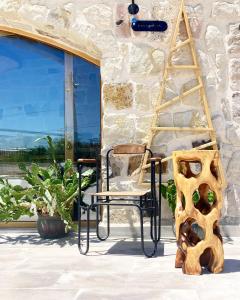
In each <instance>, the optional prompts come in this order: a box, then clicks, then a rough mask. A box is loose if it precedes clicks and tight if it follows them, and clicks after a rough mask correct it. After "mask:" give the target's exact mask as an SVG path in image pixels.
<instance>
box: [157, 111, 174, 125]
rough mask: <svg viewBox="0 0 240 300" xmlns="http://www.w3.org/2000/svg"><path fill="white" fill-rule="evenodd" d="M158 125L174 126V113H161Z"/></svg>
mask: <svg viewBox="0 0 240 300" xmlns="http://www.w3.org/2000/svg"><path fill="white" fill-rule="evenodd" d="M157 126H159V127H172V126H173V115H172V114H171V113H159V115H158V123H157Z"/></svg>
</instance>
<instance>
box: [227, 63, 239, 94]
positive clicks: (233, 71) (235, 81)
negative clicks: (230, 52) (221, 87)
mask: <svg viewBox="0 0 240 300" xmlns="http://www.w3.org/2000/svg"><path fill="white" fill-rule="evenodd" d="M229 73H230V74H229V75H230V86H231V88H232V90H233V91H238V90H240V58H239V59H237V58H234V59H231V60H230V70H229Z"/></svg>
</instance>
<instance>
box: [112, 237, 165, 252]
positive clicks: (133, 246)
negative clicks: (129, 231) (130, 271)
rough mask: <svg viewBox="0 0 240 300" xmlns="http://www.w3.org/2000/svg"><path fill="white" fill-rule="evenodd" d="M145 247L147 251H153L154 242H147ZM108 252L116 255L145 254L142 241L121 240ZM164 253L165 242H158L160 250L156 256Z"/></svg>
mask: <svg viewBox="0 0 240 300" xmlns="http://www.w3.org/2000/svg"><path fill="white" fill-rule="evenodd" d="M145 249H146V252H147V253H151V252H152V251H153V243H152V242H145ZM107 253H108V254H116V255H141V256H142V255H143V252H142V248H141V242H138V241H125V240H121V241H119V242H117V243H116V244H114V245H113V246H112V247H111V248H110V249H109V250H108V251H107ZM163 255H164V244H163V243H159V244H158V250H157V254H156V256H163Z"/></svg>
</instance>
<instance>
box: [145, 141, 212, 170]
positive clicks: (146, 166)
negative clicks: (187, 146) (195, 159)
mask: <svg viewBox="0 0 240 300" xmlns="http://www.w3.org/2000/svg"><path fill="white" fill-rule="evenodd" d="M216 144H217V142H209V143H206V144H203V145H200V146H198V147H194V148H192V149H191V150H202V149H205V148H208V147H211V146H214V145H216ZM171 159H172V156H168V157H165V158H163V159H162V162H166V161H169V160H171ZM155 164H156V165H158V164H159V162H156V163H155ZM150 167H151V164H146V165H145V166H143V169H144V170H145V169H148V168H150Z"/></svg>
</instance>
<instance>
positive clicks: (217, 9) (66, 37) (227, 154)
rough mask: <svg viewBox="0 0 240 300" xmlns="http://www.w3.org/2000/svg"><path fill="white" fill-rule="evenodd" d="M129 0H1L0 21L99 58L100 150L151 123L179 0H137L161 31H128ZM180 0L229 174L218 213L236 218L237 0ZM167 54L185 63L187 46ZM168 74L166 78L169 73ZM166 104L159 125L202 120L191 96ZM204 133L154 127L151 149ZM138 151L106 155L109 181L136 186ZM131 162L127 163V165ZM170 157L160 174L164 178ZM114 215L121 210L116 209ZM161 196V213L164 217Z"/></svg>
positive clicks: (239, 170) (184, 145)
mask: <svg viewBox="0 0 240 300" xmlns="http://www.w3.org/2000/svg"><path fill="white" fill-rule="evenodd" d="M129 2H130V1H123V0H122V1H121V0H118V1H114V0H101V1H100V0H84V1H78V0H72V1H71V0H68V1H67V0H51V1H49V0H1V1H0V25H4V26H9V27H14V28H18V29H22V30H25V31H27V32H33V33H38V34H41V35H43V36H48V37H51V38H53V39H54V40H56V41H60V42H62V43H65V44H66V45H69V46H71V47H74V48H76V49H79V50H82V51H84V52H86V53H88V54H90V55H91V56H93V57H96V58H99V59H100V60H101V74H102V82H103V87H102V94H103V96H102V101H103V132H102V154H103V155H104V154H105V153H106V150H107V149H108V148H109V147H110V146H112V145H113V144H119V143H126V142H134V143H143V142H145V141H146V139H147V131H148V128H149V126H150V124H151V118H152V114H153V108H154V105H155V104H156V101H157V96H158V92H159V87H160V81H161V78H162V73H163V68H164V63H165V61H166V58H167V55H168V47H169V42H170V36H171V33H172V30H173V28H174V21H175V19H176V14H177V11H178V5H179V3H180V1H178V0H150V1H149V0H138V1H137V3H138V4H139V5H140V14H139V16H140V18H145V19H150V18H151V19H162V20H165V21H167V22H168V24H169V29H168V30H167V31H166V32H165V33H134V32H133V31H131V30H130V28H129V23H128V22H129V15H128V13H127V6H128V3H129ZM186 6H187V11H188V15H189V18H190V23H191V27H192V32H193V36H194V38H195V41H196V48H197V53H198V56H199V60H200V64H201V67H202V70H203V76H204V83H205V87H206V90H207V96H208V100H209V105H210V108H211V113H212V120H213V124H214V127H215V129H216V131H217V138H218V144H219V147H220V149H221V154H222V158H223V164H224V168H225V171H226V177H227V180H228V187H227V189H226V193H225V194H226V196H225V206H224V210H223V216H224V220H225V221H226V222H227V223H228V224H239V221H240V207H239V201H240V196H239V192H240V182H239V177H240V176H239V175H240V160H239V155H240V28H239V26H240V23H239V22H240V0H228V1H216V0H209V1H204V0H186ZM178 54H179V55H178V56H175V57H174V60H175V61H176V62H177V63H188V57H187V52H186V51H181V52H180V53H178ZM175 78H176V79H175V80H173V79H172V80H169V89H168V96H169V97H172V96H174V95H177V94H179V92H180V90H181V87H182V86H185V87H188V86H189V85H191V84H192V82H191V80H190V79H189V78H188V77H187V76H183V75H182V74H181V73H180V74H177V76H176V77H175ZM170 79H171V78H170ZM187 100H188V101H186V102H185V103H182V104H181V105H178V106H175V107H171V109H168V110H166V111H164V112H163V113H162V114H161V115H160V117H159V126H192V125H197V124H200V125H204V124H205V119H204V117H203V115H202V111H201V108H200V106H199V105H198V103H197V100H198V99H197V96H196V97H195V98H194V99H187ZM207 139H208V136H206V135H186V134H184V135H183V134H179V133H172V132H168V133H161V134H159V135H158V136H157V137H156V138H155V139H154V141H153V142H154V143H153V151H154V152H156V153H163V154H164V155H169V154H170V153H171V151H173V150H175V149H189V148H191V147H192V145H193V144H194V145H195V144H196V143H198V142H200V141H201V140H207ZM137 161H138V158H131V159H130V166H128V164H129V160H128V159H127V158H119V159H114V160H113V161H112V166H113V168H112V171H113V173H114V175H115V179H114V181H113V185H112V188H113V189H119V188H127V189H129V188H130V189H135V188H137V184H136V178H137V176H136V175H135V176H134V175H132V176H129V174H132V173H133V174H136V172H132V171H133V170H134V165H135V163H136V162H137ZM129 170H131V171H129ZM171 176H172V175H171V164H169V168H168V173H167V174H165V175H164V178H165V179H167V178H170V177H171ZM126 214H128V217H129V215H130V216H131V217H133V221H134V220H135V215H134V214H131V213H130V214H129V213H126V211H124V212H123V213H122V214H119V211H118V212H117V213H115V214H114V213H113V218H114V219H115V220H116V222H121V221H123V220H125V215H126ZM119 216H121V217H119ZM170 216H171V215H170V212H169V211H168V208H167V206H166V204H165V203H164V218H165V219H167V218H170Z"/></svg>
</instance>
